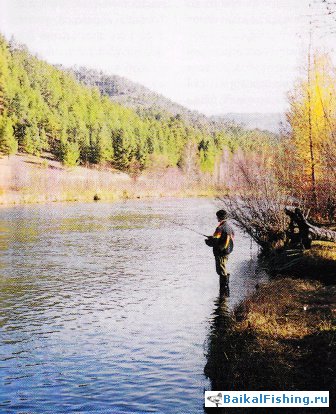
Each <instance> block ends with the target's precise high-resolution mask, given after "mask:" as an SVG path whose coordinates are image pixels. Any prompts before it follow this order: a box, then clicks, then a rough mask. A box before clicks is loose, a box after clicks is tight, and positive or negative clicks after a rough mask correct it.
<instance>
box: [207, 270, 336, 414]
mask: <svg viewBox="0 0 336 414" xmlns="http://www.w3.org/2000/svg"><path fill="white" fill-rule="evenodd" d="M335 318H336V286H335V285H332V286H323V285H322V284H321V283H320V282H318V281H305V280H300V279H290V278H285V279H279V280H275V281H273V282H270V283H269V284H266V285H263V286H261V287H260V288H259V289H258V290H257V291H256V292H255V293H254V294H253V295H252V296H251V297H249V298H247V299H246V300H244V301H243V302H242V303H241V304H240V305H239V306H238V307H237V308H236V309H235V311H234V313H233V314H231V315H226V314H225V313H222V314H221V312H220V311H219V315H218V317H217V320H216V321H215V324H214V326H213V331H212V334H211V336H210V340H209V351H208V362H207V365H206V367H205V373H206V375H207V376H208V377H209V378H210V380H211V382H212V388H213V389H214V390H330V391H332V390H335V386H336V380H335V378H336V375H335V374H336V319H335ZM331 394H332V393H331ZM331 397H332V395H331ZM318 410H319V409H315V410H314V413H319V412H325V410H324V411H318ZM275 411H276V412H281V413H287V412H294V413H297V414H299V413H301V412H302V413H304V412H306V411H304V410H303V409H302V410H301V409H296V410H293V411H291V410H289V409H287V411H286V410H285V409H279V411H277V410H275ZM222 412H226V411H225V409H223V411H222ZM228 412H229V411H228ZM240 412H249V411H246V410H245V411H244V409H241V410H239V409H237V410H235V413H240ZM259 412H260V413H263V412H269V410H268V411H267V410H266V409H265V410H263V409H258V413H259ZM272 412H273V410H272Z"/></svg>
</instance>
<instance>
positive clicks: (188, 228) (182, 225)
mask: <svg viewBox="0 0 336 414" xmlns="http://www.w3.org/2000/svg"><path fill="white" fill-rule="evenodd" d="M165 220H166V221H169V222H170V223H172V224H175V225H176V226H179V227H182V228H185V229H187V230H190V231H192V232H194V233H196V234H198V235H199V236H204V237H209V236H208V235H207V234H203V233H200V232H199V231H197V230H194V229H192V228H190V227H188V226H185V225H184V224H182V223H179V222H177V221H174V220H171V219H169V218H167V217H165Z"/></svg>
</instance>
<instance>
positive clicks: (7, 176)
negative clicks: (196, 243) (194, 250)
mask: <svg viewBox="0 0 336 414" xmlns="http://www.w3.org/2000/svg"><path fill="white" fill-rule="evenodd" d="M215 193H216V188H215V186H214V184H213V182H212V179H211V177H210V176H207V175H203V176H202V177H199V179H198V180H191V179H190V177H189V178H188V177H187V176H184V175H183V174H182V172H181V171H180V170H179V169H178V168H163V169H161V170H160V168H157V169H155V170H148V171H147V172H146V173H143V174H142V175H141V176H139V177H135V178H134V177H133V178H132V177H130V176H129V175H128V174H125V173H122V172H120V171H118V170H115V169H113V168H109V167H106V166H105V167H96V168H93V167H91V168H90V167H83V166H78V167H73V168H66V167H64V166H63V165H62V164H61V163H59V162H57V161H55V160H54V159H53V158H52V157H51V156H50V154H45V155H44V156H43V157H34V156H28V155H22V154H18V155H14V156H11V157H9V158H8V157H5V158H1V159H0V205H10V204H22V203H25V204H27V203H45V202H57V201H93V200H94V199H98V200H102V201H115V200H121V199H133V198H149V197H150V198H152V197H155V198H157V197H196V196H214V195H215Z"/></svg>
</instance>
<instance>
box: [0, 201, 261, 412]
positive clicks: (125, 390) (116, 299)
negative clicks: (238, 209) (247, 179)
mask: <svg viewBox="0 0 336 414" xmlns="http://www.w3.org/2000/svg"><path fill="white" fill-rule="evenodd" d="M219 207H222V206H221V205H220V204H218V202H214V201H210V200H204V199H187V200H169V199H168V200H167V199H165V200H159V201H140V200H136V201H125V202H119V203H114V204H105V203H88V204H53V205H43V206H20V207H13V208H2V209H1V210H0V301H1V309H0V341H1V342H0V412H1V413H2V412H3V413H41V414H42V413H43V414H45V413H53V414H55V413H73V412H80V413H85V414H88V413H131V412H133V413H144V412H146V413H147V412H160V413H167V414H169V413H203V412H204V409H203V404H204V391H205V390H209V389H211V385H210V382H209V380H208V379H207V378H206V377H205V375H204V367H205V365H206V362H207V361H206V355H207V342H208V340H209V335H210V334H213V329H214V318H215V317H216V310H217V307H218V296H219V286H218V276H217V275H216V272H215V268H214V258H213V256H212V252H211V249H210V248H209V247H207V246H206V245H205V244H204V241H203V238H202V236H199V235H198V234H196V233H194V232H192V231H190V230H187V229H185V228H183V227H180V226H178V225H176V224H174V223H172V222H171V221H169V220H174V221H177V222H180V223H184V224H185V225H187V226H188V227H190V228H194V229H195V230H197V231H200V232H201V233H205V234H211V233H212V232H213V231H214V228H215V227H216V217H215V212H216V210H217V209H218V208H219ZM256 255H257V250H256V247H255V246H253V245H252V246H251V244H250V239H249V238H248V237H246V236H244V235H243V234H242V233H241V232H240V231H238V230H236V239H235V249H234V252H233V253H232V254H231V256H230V259H229V270H230V273H231V281H230V285H231V291H230V297H228V298H226V304H225V306H226V307H227V308H228V309H229V310H230V309H232V308H233V306H235V305H236V304H237V303H238V302H239V301H240V300H241V299H242V298H243V297H244V296H246V295H247V294H248V293H249V292H252V291H253V290H254V287H255V285H256V283H258V282H260V281H263V280H265V279H266V278H267V275H266V274H265V272H264V271H262V270H261V269H259V268H258V266H257V261H256Z"/></svg>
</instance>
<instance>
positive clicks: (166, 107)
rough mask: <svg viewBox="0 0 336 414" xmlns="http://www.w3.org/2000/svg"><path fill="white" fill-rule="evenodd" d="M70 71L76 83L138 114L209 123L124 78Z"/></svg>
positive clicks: (193, 112) (199, 123) (92, 71)
mask: <svg viewBox="0 0 336 414" xmlns="http://www.w3.org/2000/svg"><path fill="white" fill-rule="evenodd" d="M71 71H73V73H74V75H75V77H76V79H77V80H78V81H80V82H82V83H84V84H85V85H87V86H97V87H98V89H99V90H100V92H101V93H102V94H104V95H108V96H109V97H110V98H111V99H112V100H113V101H115V102H118V103H120V104H122V105H125V106H129V107H131V108H133V109H136V110H137V111H138V112H139V111H141V110H143V111H149V112H150V113H152V114H155V112H158V111H159V112H162V113H167V114H169V115H174V116H176V115H180V116H181V117H182V118H183V119H184V120H186V121H189V122H191V123H193V124H194V125H195V124H198V125H199V126H203V125H205V124H208V122H209V121H208V119H207V117H206V116H205V115H203V114H201V113H199V112H197V111H191V110H189V109H188V108H186V107H184V106H182V105H179V104H177V103H175V102H173V101H171V100H170V99H168V98H166V97H164V96H163V95H160V94H158V93H156V92H153V91H151V90H150V89H148V88H146V87H145V86H143V85H140V84H139V83H136V82H132V81H130V80H129V79H126V78H124V77H121V76H117V75H107V74H104V73H103V72H102V71H96V70H93V69H88V68H84V67H79V68H77V67H75V68H73V69H71Z"/></svg>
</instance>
